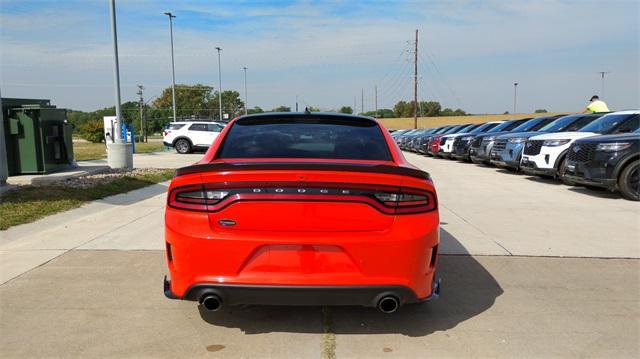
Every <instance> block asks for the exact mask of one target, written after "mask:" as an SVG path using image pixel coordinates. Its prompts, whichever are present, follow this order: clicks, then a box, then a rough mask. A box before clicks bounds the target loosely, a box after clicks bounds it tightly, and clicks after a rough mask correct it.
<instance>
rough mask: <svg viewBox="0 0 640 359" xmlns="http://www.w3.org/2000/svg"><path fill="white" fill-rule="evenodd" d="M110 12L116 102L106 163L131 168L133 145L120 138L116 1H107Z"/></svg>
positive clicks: (120, 112)
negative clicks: (111, 137) (113, 128)
mask: <svg viewBox="0 0 640 359" xmlns="http://www.w3.org/2000/svg"><path fill="white" fill-rule="evenodd" d="M109 5H110V6H109V10H110V14H111V35H112V38H113V80H114V81H113V82H114V87H115V102H116V124H115V125H116V126H115V127H116V128H115V130H114V131H115V133H114V134H113V138H114V139H115V142H114V143H107V163H108V164H109V167H111V168H128V169H130V168H133V152H132V149H133V145H132V144H131V143H126V142H125V140H126V139H123V138H122V127H121V125H122V111H121V109H120V65H119V63H118V30H117V28H116V2H115V0H111V1H110V2H109Z"/></svg>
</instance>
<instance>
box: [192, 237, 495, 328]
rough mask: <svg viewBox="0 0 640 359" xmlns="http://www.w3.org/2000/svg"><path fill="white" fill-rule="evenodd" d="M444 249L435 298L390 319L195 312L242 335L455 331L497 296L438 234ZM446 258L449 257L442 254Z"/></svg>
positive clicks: (346, 312) (288, 310)
mask: <svg viewBox="0 0 640 359" xmlns="http://www.w3.org/2000/svg"><path fill="white" fill-rule="evenodd" d="M441 233H442V235H441V239H442V242H443V244H444V246H445V247H448V248H451V249H455V250H454V251H453V253H460V251H461V250H462V251H464V253H466V254H462V255H461V254H455V255H446V254H445V255H441V256H440V258H439V263H438V274H437V275H438V276H439V277H440V278H442V287H441V288H442V290H441V292H440V298H439V299H437V300H434V301H430V302H424V303H419V304H410V305H405V306H403V307H401V308H400V309H399V310H398V311H397V312H395V313H393V314H384V313H381V312H379V311H378V310H377V309H375V308H365V307H354V306H345V307H338V306H336V307H328V308H325V309H324V310H322V308H320V307H280V306H245V307H236V308H229V309H226V310H222V311H219V312H208V311H206V310H204V309H203V308H202V307H199V310H200V315H201V317H202V319H203V320H205V321H206V322H207V323H209V324H211V325H215V326H222V327H226V328H238V329H240V330H242V331H243V332H244V333H245V334H261V333H271V332H292V333H323V332H328V333H334V334H403V335H406V336H410V337H420V336H425V335H429V334H431V333H434V332H437V331H444V330H447V329H451V328H454V327H456V326H457V325H458V324H460V323H462V322H464V321H466V320H469V319H471V318H473V317H475V316H477V315H478V314H480V313H482V312H484V311H486V310H487V309H489V308H491V307H492V306H493V304H494V303H495V300H496V298H497V297H499V296H500V295H502V293H503V290H502V288H501V287H500V285H499V284H498V282H497V281H496V280H495V278H493V276H492V275H491V273H489V272H488V271H487V270H486V269H485V268H484V267H483V266H482V264H480V263H479V262H478V261H477V260H476V259H475V258H473V257H472V256H470V255H469V254H468V253H467V252H466V250H464V246H463V245H462V244H460V243H459V241H458V240H457V239H456V238H455V237H453V236H452V235H451V234H450V233H448V232H447V231H445V230H442V232H441ZM447 252H448V253H451V252H452V251H447Z"/></svg>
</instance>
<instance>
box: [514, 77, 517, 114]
mask: <svg viewBox="0 0 640 359" xmlns="http://www.w3.org/2000/svg"><path fill="white" fill-rule="evenodd" d="M517 102H518V83H517V82H514V83H513V113H514V114H515V113H516V104H517Z"/></svg>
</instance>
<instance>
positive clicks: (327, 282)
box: [165, 114, 439, 306]
mask: <svg viewBox="0 0 640 359" xmlns="http://www.w3.org/2000/svg"><path fill="white" fill-rule="evenodd" d="M305 116H309V117H310V118H313V119H315V120H317V121H320V123H323V122H322V121H325V119H327V118H328V119H330V120H331V121H334V120H335V119H334V118H346V119H347V120H349V121H369V122H372V123H368V124H367V126H368V127H372V126H375V128H377V129H379V130H380V132H381V133H382V135H381V136H380V141H381V142H382V143H376V144H368V145H372V146H377V147H375V148H377V149H380V148H381V147H380V146H384V147H385V150H387V151H388V153H389V158H388V159H387V160H375V159H374V160H366V159H349V158H303V157H296V158H271V157H269V158H220V154H221V153H223V152H224V150H223V149H222V148H223V144H224V143H225V141H226V140H229V141H231V139H228V137H229V132H230V131H234V126H241V125H242V126H244V123H245V122H247V121H249V120H251V119H255V118H258V119H259V120H260V121H263V122H264V121H266V122H269V123H270V122H273V123H278V121H280V120H281V118H284V119H287V121H289V120H291V121H293V122H295V121H298V120H300V121H301V122H302V123H303V124H301V125H300V127H301V128H303V129H304V128H305V127H304V123H305V121H306V117H305ZM247 119H248V120H247ZM315 120H314V121H315ZM239 121H240V122H239ZM242 121H244V122H242ZM247 123H249V122H247ZM354 123H356V122H354ZM256 126H257V125H256ZM336 126H342V125H341V124H338V125H336ZM241 128H242V127H239V129H238V130H237V131H240V129H241ZM371 131H373V130H371ZM301 136H309V135H306V134H305V135H301ZM310 136H313V133H311V135H310ZM258 138H259V137H258ZM301 138H305V137H301ZM301 144H302V145H304V142H301ZM347 145H348V144H347ZM243 146H244V144H243ZM245 147H247V146H245ZM248 148H249V147H248ZM249 150H252V149H251V148H249ZM334 150H335V149H334ZM381 153H382V152H381ZM165 241H166V248H167V263H168V268H169V273H170V280H165V294H166V295H167V296H168V297H170V298H174V299H188V300H196V301H200V302H201V303H202V301H203V298H204V297H205V296H206V295H210V294H213V295H216V296H218V297H219V299H220V301H221V302H222V303H225V304H230V305H232V304H294V305H298V304H310V305H323V304H336V305H342V304H344V305H348V304H359V305H369V306H375V305H376V301H379V300H380V298H382V296H383V295H389V296H393V297H394V298H397V299H398V302H399V304H403V303H409V302H418V301H423V300H425V299H428V298H431V297H435V296H437V290H438V285H437V284H438V282H437V278H436V277H435V268H436V263H437V248H438V244H439V216H438V206H437V196H436V190H435V187H434V184H433V182H432V180H431V179H430V178H429V176H428V174H426V173H424V172H422V171H420V170H418V169H416V168H415V167H413V166H412V165H411V164H409V163H408V162H407V161H406V160H405V158H404V157H403V155H402V153H401V151H400V150H399V149H398V147H397V146H396V144H395V142H394V141H393V139H392V138H391V137H390V136H389V134H388V132H387V131H386V130H385V129H384V128H383V127H382V126H380V125H379V124H378V123H377V122H375V120H373V119H368V118H362V117H356V116H339V115H316V114H312V115H304V114H289V115H284V114H281V115H280V116H279V115H269V116H267V115H257V116H256V115H254V116H245V117H241V118H239V119H235V120H233V121H232V122H231V123H230V124H229V125H228V126H227V127H226V128H225V129H224V130H223V131H222V132H221V134H220V135H219V136H218V137H217V138H216V140H215V141H214V143H213V145H212V146H211V147H210V148H209V150H208V151H207V153H206V154H205V156H204V157H203V158H202V160H200V161H199V162H197V163H196V164H194V165H192V166H190V167H186V168H183V169H180V170H178V175H177V176H176V177H175V178H174V179H173V180H172V182H171V185H170V187H169V190H168V201H167V207H166V212H165ZM308 291H312V292H313V294H312V295H311V296H309V297H304V293H307V292H308ZM345 291H347V292H348V293H349V295H341V296H332V295H331V293H344V292H345ZM377 291H380V293H378V292H377ZM247 293H250V294H247ZM278 293H286V296H285V297H282V296H278ZM290 293H294V294H293V295H291V294H290ZM298 295H299V298H298ZM292 296H293V297H292ZM303 297H304V298H303ZM338 297H339V298H338ZM369 297H371V298H369ZM274 298H276V299H274ZM300 298H302V299H300Z"/></svg>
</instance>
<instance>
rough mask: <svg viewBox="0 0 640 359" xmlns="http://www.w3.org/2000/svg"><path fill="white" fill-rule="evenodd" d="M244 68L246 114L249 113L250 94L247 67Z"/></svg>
mask: <svg viewBox="0 0 640 359" xmlns="http://www.w3.org/2000/svg"><path fill="white" fill-rule="evenodd" d="M242 69H243V70H244V114H245V115H246V114H248V113H249V112H248V110H247V109H248V107H249V95H247V67H246V66H245V67H243V68H242Z"/></svg>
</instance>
